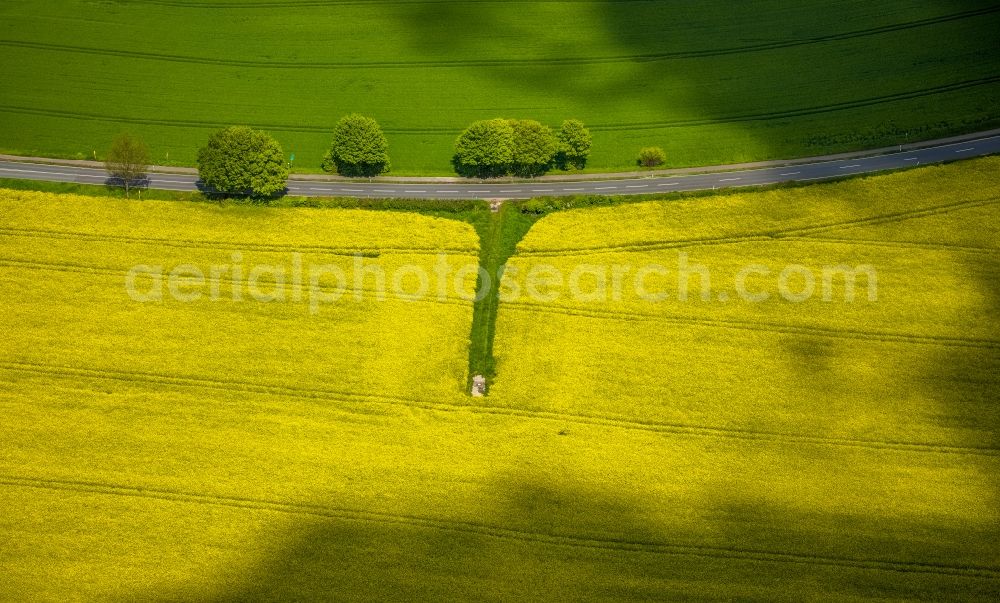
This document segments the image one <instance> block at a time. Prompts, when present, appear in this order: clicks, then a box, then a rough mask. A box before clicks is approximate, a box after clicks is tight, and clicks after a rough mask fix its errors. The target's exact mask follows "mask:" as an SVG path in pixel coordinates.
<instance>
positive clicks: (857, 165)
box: [840, 163, 861, 170]
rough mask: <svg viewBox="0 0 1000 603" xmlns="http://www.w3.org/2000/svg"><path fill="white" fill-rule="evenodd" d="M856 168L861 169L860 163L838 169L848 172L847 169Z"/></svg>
mask: <svg viewBox="0 0 1000 603" xmlns="http://www.w3.org/2000/svg"><path fill="white" fill-rule="evenodd" d="M856 167H861V164H860V163H855V164H852V165H842V166H840V169H842V170H848V169H851V168H856Z"/></svg>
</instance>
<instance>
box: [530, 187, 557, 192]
mask: <svg viewBox="0 0 1000 603" xmlns="http://www.w3.org/2000/svg"><path fill="white" fill-rule="evenodd" d="M531 192H533V193H551V192H552V189H548V188H533V189H531Z"/></svg>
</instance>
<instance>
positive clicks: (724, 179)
mask: <svg viewBox="0 0 1000 603" xmlns="http://www.w3.org/2000/svg"><path fill="white" fill-rule="evenodd" d="M737 180H742V178H723V179H722V180H719V182H736V181H737Z"/></svg>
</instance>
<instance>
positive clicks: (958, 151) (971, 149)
mask: <svg viewBox="0 0 1000 603" xmlns="http://www.w3.org/2000/svg"><path fill="white" fill-rule="evenodd" d="M975 150H976V147H969V148H967V149H959V150H957V151H955V152H956V153H964V152H966V151H975Z"/></svg>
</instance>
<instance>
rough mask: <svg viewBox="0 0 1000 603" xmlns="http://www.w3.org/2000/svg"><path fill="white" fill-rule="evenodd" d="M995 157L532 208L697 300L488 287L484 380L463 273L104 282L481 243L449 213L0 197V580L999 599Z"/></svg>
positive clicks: (1, 584) (555, 242) (272, 590)
mask: <svg viewBox="0 0 1000 603" xmlns="http://www.w3.org/2000/svg"><path fill="white" fill-rule="evenodd" d="M998 168H1000V159H997V158H988V159H982V160H976V161H970V162H963V163H960V164H952V165H949V166H944V167H929V168H920V169H916V170H911V171H908V172H905V173H899V174H894V175H886V176H875V177H868V178H861V179H854V180H849V181H846V182H841V183H833V184H823V185H814V186H808V187H797V188H780V189H775V190H771V191H764V192H745V193H728V194H721V195H718V196H707V197H700V198H689V199H674V200H670V201H660V202H644V203H635V204H626V205H620V206H617V207H609V208H597V209H585V210H573V211H566V212H560V213H555V214H552V215H549V216H546V217H544V218H542V219H541V220H539V221H538V222H537V223H536V224H535V225H534V226H533V227H532V229H531V230H530V231H529V232H528V234H527V236H526V237H525V238H524V239H523V240H522V242H521V243H520V244H519V245H518V247H517V252H516V254H515V255H514V257H513V259H512V260H511V262H510V265H511V266H515V267H518V268H519V269H521V270H522V271H527V270H529V269H530V268H531V267H532V266H534V265H538V264H541V263H547V264H550V265H552V266H555V267H558V268H561V269H563V270H570V269H572V267H573V266H576V265H578V264H580V263H587V264H594V265H604V264H609V263H623V264H624V263H627V264H631V265H633V266H640V265H643V264H645V263H649V262H659V263H662V264H664V265H668V266H669V265H670V264H671V262H673V261H674V257H675V255H676V254H677V252H678V251H681V250H683V251H685V252H687V253H688V254H689V255H690V259H691V261H692V262H697V263H700V264H703V265H705V266H706V267H709V268H710V269H711V270H712V277H713V301H708V302H703V301H690V302H688V303H680V302H678V301H671V300H668V301H665V302H660V303H651V302H647V301H643V300H642V299H639V298H637V297H636V296H635V295H631V294H629V293H628V292H627V291H626V292H625V294H624V295H623V296H622V297H621V298H620V299H618V300H609V301H595V302H591V303H582V302H579V301H573V300H563V299H558V300H554V301H551V302H532V301H531V300H523V299H522V300H505V301H501V303H500V305H499V320H498V322H497V324H496V344H495V347H494V352H495V355H496V369H497V373H496V377H495V379H494V381H493V387H492V389H491V393H490V396H489V397H487V398H482V399H475V398H470V397H468V396H467V395H466V393H465V392H466V391H467V384H468V375H467V359H468V357H469V345H470V341H469V333H470V329H472V328H473V325H472V323H473V304H472V303H471V302H470V301H467V300H465V299H462V298H461V297H460V296H458V297H448V298H447V299H444V300H441V301H428V300H424V301H405V300H392V299H390V300H387V301H378V299H377V298H376V297H375V296H374V294H373V293H372V291H371V290H370V287H368V286H367V285H365V284H364V283H363V286H362V288H361V294H360V295H359V299H355V297H354V296H353V290H349V291H348V294H347V295H346V297H345V299H344V300H342V301H340V302H338V303H329V304H325V305H323V306H322V308H320V309H319V311H318V312H317V313H312V312H310V309H309V307H308V304H307V303H306V301H305V300H303V301H295V300H294V299H287V300H286V302H285V303H259V302H255V301H253V300H251V299H248V298H247V297H246V295H244V299H243V300H242V301H232V300H231V299H223V300H219V301H213V300H210V299H207V298H202V299H200V300H197V301H194V302H190V303H181V302H179V301H177V300H174V299H171V298H164V300H163V301H160V302H147V303H139V302H136V301H133V300H131V299H130V298H129V296H128V295H127V293H126V291H125V288H124V283H125V274H126V272H127V271H128V270H129V268H130V267H132V266H134V265H136V264H144V265H161V266H165V267H167V269H168V270H169V269H170V267H172V266H177V265H181V264H191V265H195V266H200V267H205V266H208V265H211V264H216V263H227V262H232V261H234V260H233V259H232V253H233V251H234V250H239V251H240V252H241V254H242V255H243V263H244V264H246V265H247V266H251V265H253V264H255V263H266V264H277V265H288V264H289V263H290V262H291V260H290V256H291V254H294V253H299V254H301V257H302V258H303V261H304V262H305V263H306V264H307V265H309V263H311V262H322V263H332V264H336V265H340V266H342V267H343V269H344V270H345V272H346V273H348V274H349V275H351V271H352V261H353V255H354V254H356V253H362V254H364V256H365V258H366V259H367V261H369V262H371V263H373V264H376V265H379V266H382V267H383V268H385V269H387V270H389V269H392V268H395V267H399V266H403V265H407V264H409V265H416V266H423V267H425V268H429V267H430V266H431V265H432V264H433V263H434V262H435V261H436V256H437V252H438V251H445V252H447V254H448V256H447V257H448V262H449V264H450V265H452V266H460V265H466V264H468V263H470V262H471V263H473V264H474V263H476V262H477V261H480V260H481V261H483V262H484V263H489V262H491V261H492V260H490V259H489V258H488V257H484V256H483V255H482V254H480V253H479V252H478V251H477V246H478V244H479V240H478V238H477V236H476V232H475V230H474V229H473V227H472V226H470V225H469V224H466V223H463V222H460V221H456V220H445V219H439V218H434V217H429V216H420V215H416V214H407V213H400V212H376V211H362V210H345V209H304V208H267V207H260V206H229V207H218V206H213V205H209V204H204V203H190V202H171V201H145V202H141V203H140V202H136V201H131V202H129V201H123V200H116V199H96V198H90V197H85V196H76V195H59V194H51V193H35V192H30V191H3V192H0V265H2V266H3V268H4V270H3V271H2V274H0V332H2V333H4V337H3V342H2V343H0V414H2V416H3V417H4V420H3V421H0V441H2V442H3V446H2V447H0V451H2V452H0V499H2V503H0V508H3V509H4V512H3V513H0V534H2V537H0V541H2V542H3V543H4V544H3V547H0V575H3V576H4V578H3V580H0V599H2V600H10V601H24V600H60V601H62V600H74V599H82V600H109V599H114V600H119V599H130V600H133V599H142V600H146V599H156V600H161V599H162V600H167V599H184V600H204V601H246V600H305V599H316V598H323V599H337V600H399V601H412V600H441V599H452V600H454V599H460V600H476V601H482V600H498V601H499V600H513V599H519V600H538V599H540V598H544V599H548V600H614V599H620V600H639V599H650V598H653V599H664V598H667V599H677V598H688V599H691V598H693V599H741V600H745V599H757V600H768V601H775V600H785V601H802V600H815V599H825V600H860V599H867V598H881V599H886V600H889V599H892V600H898V599H920V598H922V599H927V600H955V601H959V600H962V601H968V600H995V598H996V595H997V594H998V593H1000V545H998V542H1000V504H998V502H1000V440H998V433H1000V432H998V429H1000V411H998V408H1000V406H998V402H1000V398H998V391H1000V389H998V387H1000V383H998V379H1000V377H998V376H1000V338H998V336H997V333H998V332H1000V329H998V327H1000V311H998V309H1000V290H998V289H997V283H1000V278H998V277H1000V264H998V262H997V254H998V251H1000V245H998V244H1000V236H998V230H997V224H998V218H1000V215H998V213H997V212H998V208H1000V180H998V178H997V173H998ZM510 228H513V229H514V230H517V228H520V227H510ZM482 232H486V233H490V232H493V234H492V235H490V236H491V238H495V240H496V241H499V243H497V245H498V249H501V251H502V249H504V248H506V247H508V246H510V245H512V244H513V238H514V237H515V235H512V234H510V233H511V232H513V231H506V230H503V229H500V230H499V231H491V230H489V229H486V230H483V231H482ZM498 253H499V252H498ZM751 262H752V263H759V264H763V265H767V266H773V267H775V268H776V269H777V267H779V266H781V265H784V264H786V263H798V264H803V265H806V266H820V265H825V264H840V263H849V264H852V265H854V264H859V263H870V264H872V265H873V266H874V267H876V268H877V270H878V279H879V288H878V298H879V299H878V301H877V302H869V301H866V300H858V301H856V302H854V303H853V304H847V303H844V302H838V301H834V302H829V303H828V302H820V301H817V300H810V301H806V302H803V303H790V302H785V301H782V300H781V299H780V298H778V297H777V296H775V297H774V298H772V299H771V300H769V301H767V302H764V303H758V304H750V303H746V302H742V301H739V300H732V301H730V302H727V303H722V302H719V301H718V300H717V298H716V296H715V292H721V291H725V290H727V288H726V283H727V281H728V280H729V279H730V278H731V277H732V274H733V272H734V270H736V268H737V267H738V266H740V265H743V264H746V263H751ZM245 276H246V274H244V277H245ZM474 278H475V277H474V275H473V276H470V277H469V278H466V279H465V280H464V281H462V283H464V286H468V287H471V285H472V279H474ZM236 282H240V281H239V279H237V278H235V277H234V278H233V279H232V280H231V281H227V282H226V283H224V284H223V287H224V291H223V293H224V294H228V293H230V292H231V288H232V287H235V286H236V284H235V283H236ZM366 282H367V281H366ZM659 282H660V284H661V285H662V284H663V282H664V281H659ZM185 283H186V284H184V285H183V288H182V291H189V289H187V288H186V287H188V286H189V285H191V283H190V282H187V281H185ZM147 284H148V283H147ZM321 285H323V286H325V287H331V286H333V284H332V283H330V282H327V281H325V280H324V281H322V282H321ZM752 285H753V288H754V290H770V289H769V288H768V281H766V280H765V279H762V280H757V281H753V283H752ZM192 286H193V285H192ZM240 286H241V288H242V289H241V290H243V291H247V290H248V286H246V285H240ZM834 292H835V293H836V294H837V295H838V296H839V295H840V294H842V293H843V287H836V288H835V291H834ZM772 293H773V291H772ZM834 299H835V300H836V299H837V298H836V297H835V298H834ZM472 345H473V346H475V345H477V344H476V343H473V344H472ZM483 345H488V342H487V343H484V344H483Z"/></svg>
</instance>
